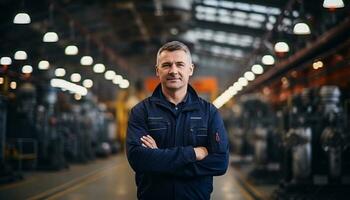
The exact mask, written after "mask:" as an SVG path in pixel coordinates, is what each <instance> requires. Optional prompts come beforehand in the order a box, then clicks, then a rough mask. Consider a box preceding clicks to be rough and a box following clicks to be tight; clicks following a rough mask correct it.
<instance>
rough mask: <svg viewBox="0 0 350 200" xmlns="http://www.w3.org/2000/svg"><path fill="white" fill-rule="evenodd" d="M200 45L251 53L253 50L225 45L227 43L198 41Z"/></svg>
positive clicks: (250, 47) (251, 48)
mask: <svg viewBox="0 0 350 200" xmlns="http://www.w3.org/2000/svg"><path fill="white" fill-rule="evenodd" d="M198 41H199V43H200V44H204V45H210V46H220V47H225V48H230V49H233V50H235V49H239V50H242V51H245V52H251V51H252V50H253V47H252V46H249V47H243V46H239V45H232V44H227V43H219V42H215V41H207V40H198Z"/></svg>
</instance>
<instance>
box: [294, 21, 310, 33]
mask: <svg viewBox="0 0 350 200" xmlns="http://www.w3.org/2000/svg"><path fill="white" fill-rule="evenodd" d="M293 33H294V34H296V35H308V34H310V33H311V30H310V27H309V25H307V24H306V23H304V22H299V23H296V24H295V25H294V28H293Z"/></svg>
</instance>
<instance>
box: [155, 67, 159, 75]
mask: <svg viewBox="0 0 350 200" xmlns="http://www.w3.org/2000/svg"><path fill="white" fill-rule="evenodd" d="M155 69H156V76H157V77H159V72H158V66H155Z"/></svg>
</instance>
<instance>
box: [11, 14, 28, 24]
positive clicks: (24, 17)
mask: <svg viewBox="0 0 350 200" xmlns="http://www.w3.org/2000/svg"><path fill="white" fill-rule="evenodd" d="M30 22H31V20H30V16H29V15H28V14H27V13H17V15H16V16H15V18H13V23H14V24H30Z"/></svg>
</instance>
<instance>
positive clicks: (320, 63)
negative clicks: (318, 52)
mask: <svg viewBox="0 0 350 200" xmlns="http://www.w3.org/2000/svg"><path fill="white" fill-rule="evenodd" d="M312 67H313V68H314V69H318V68H322V67H323V62H322V61H317V62H314V63H312Z"/></svg>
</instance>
